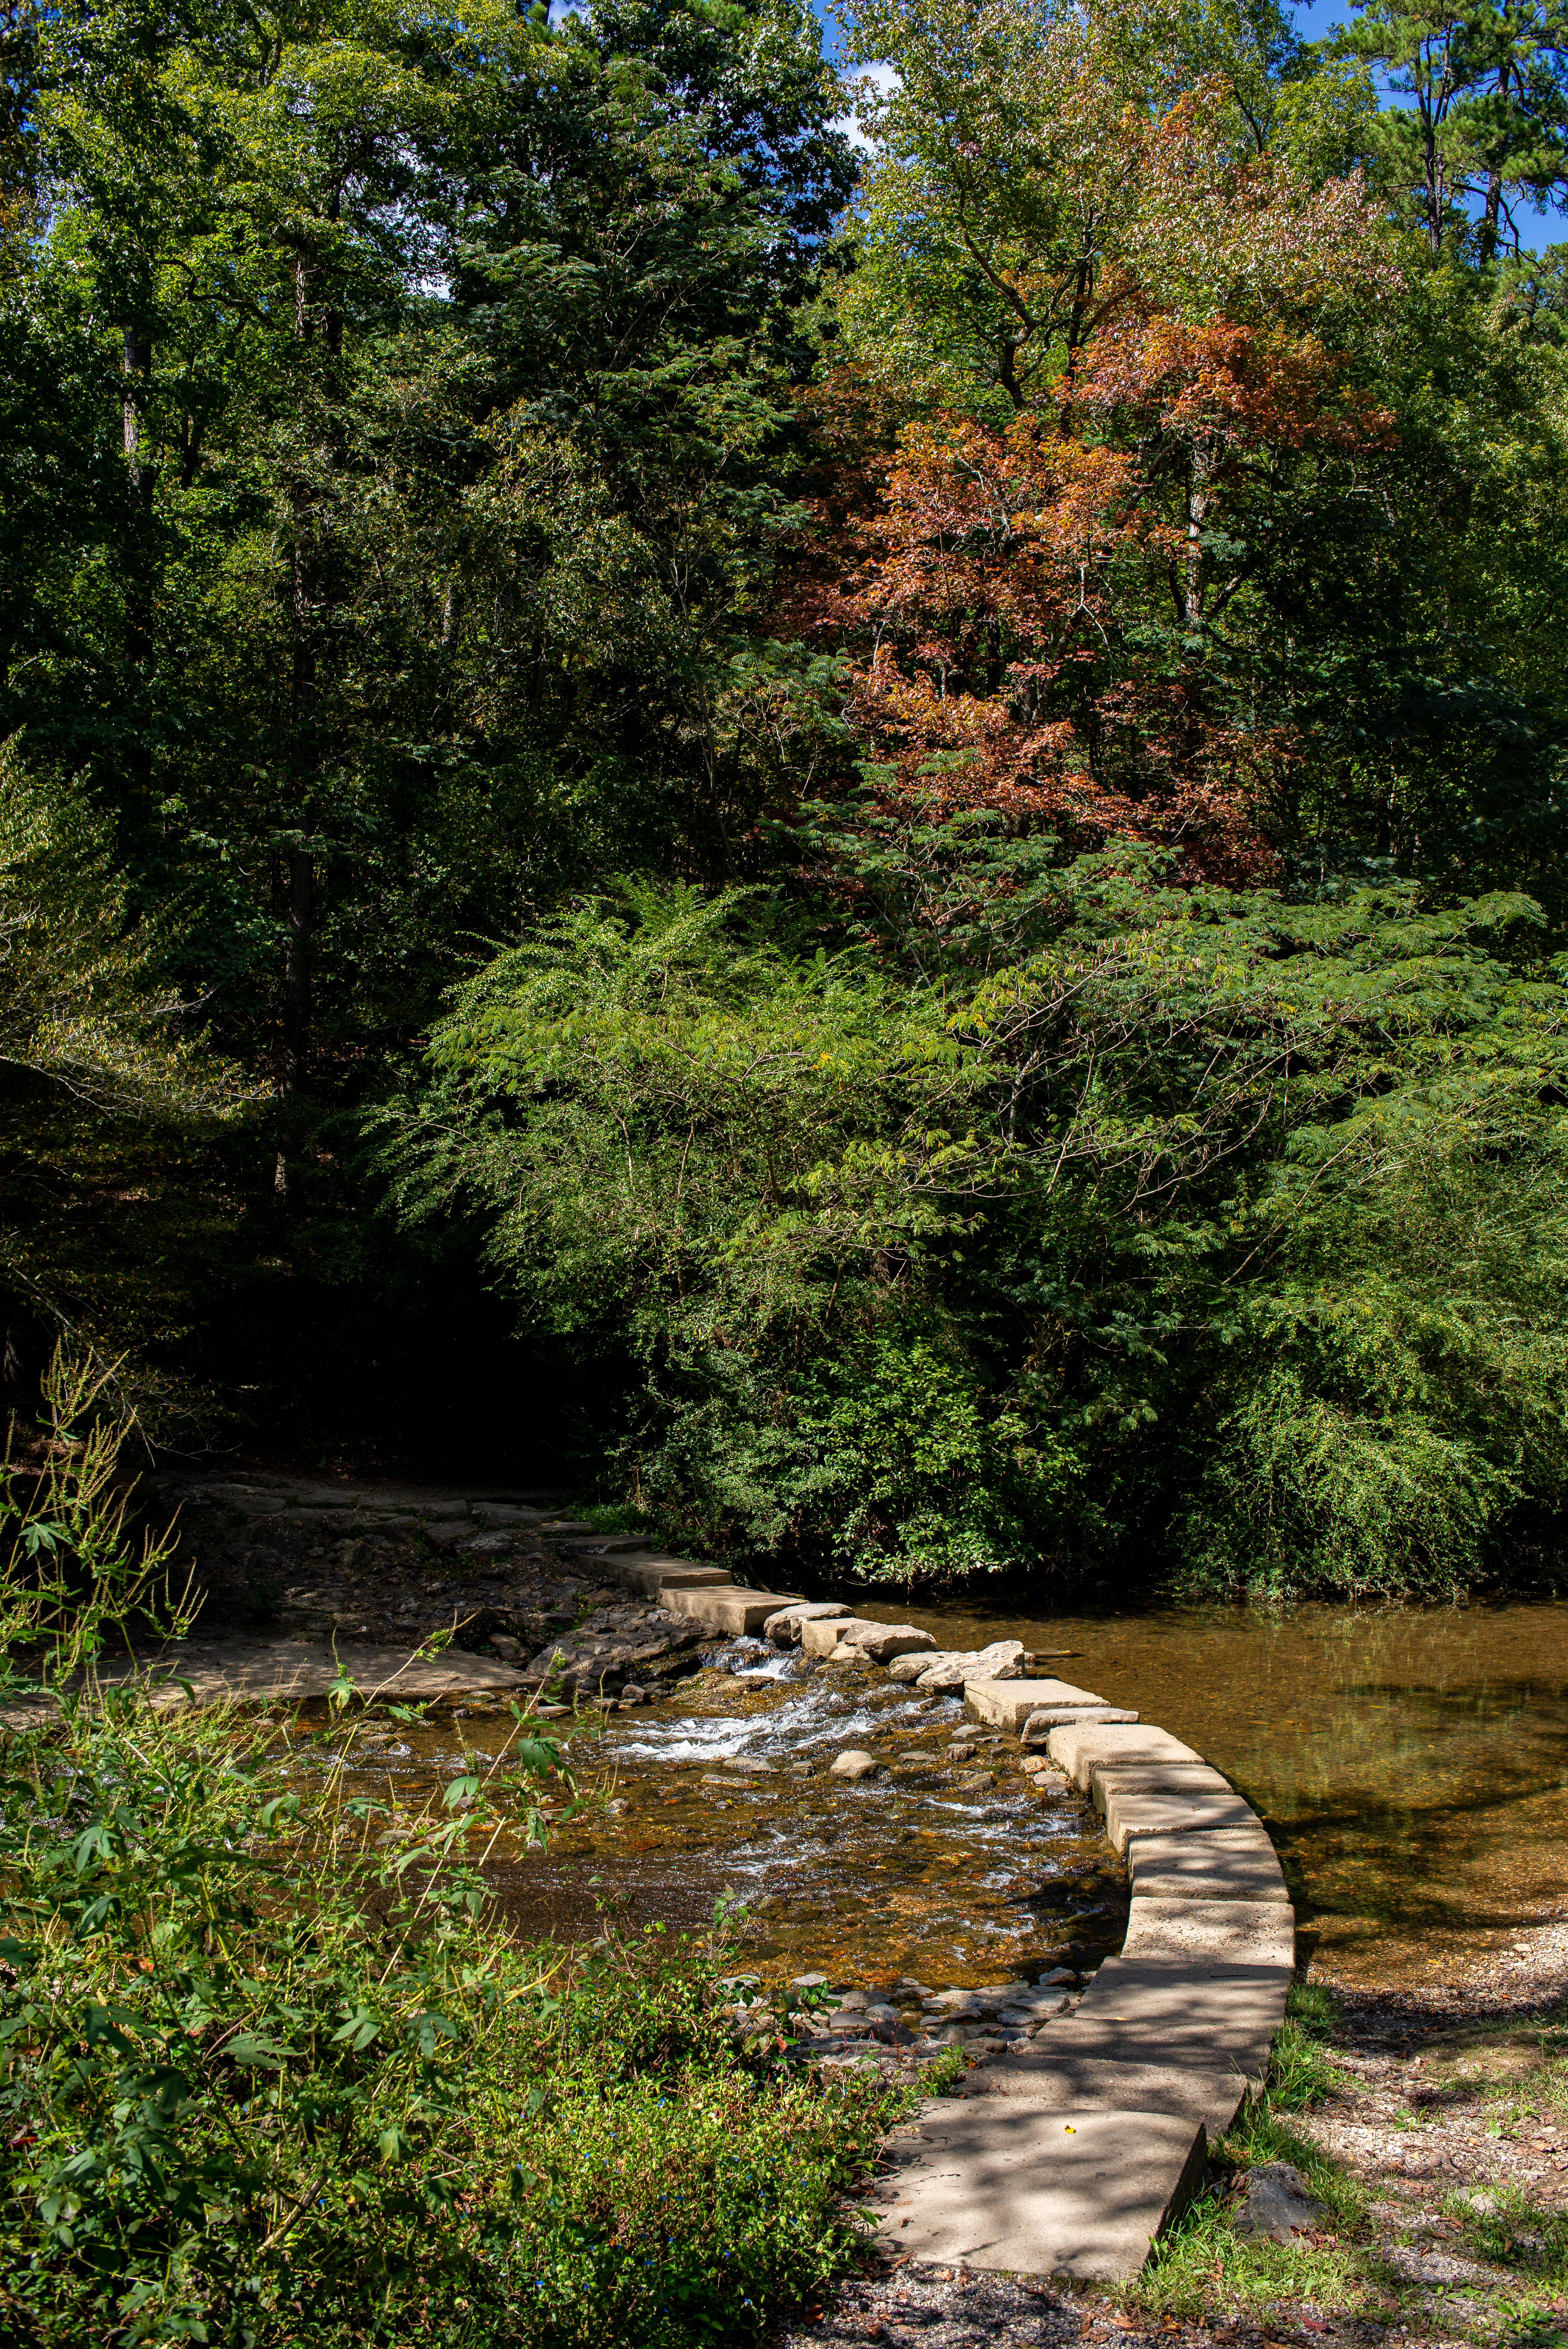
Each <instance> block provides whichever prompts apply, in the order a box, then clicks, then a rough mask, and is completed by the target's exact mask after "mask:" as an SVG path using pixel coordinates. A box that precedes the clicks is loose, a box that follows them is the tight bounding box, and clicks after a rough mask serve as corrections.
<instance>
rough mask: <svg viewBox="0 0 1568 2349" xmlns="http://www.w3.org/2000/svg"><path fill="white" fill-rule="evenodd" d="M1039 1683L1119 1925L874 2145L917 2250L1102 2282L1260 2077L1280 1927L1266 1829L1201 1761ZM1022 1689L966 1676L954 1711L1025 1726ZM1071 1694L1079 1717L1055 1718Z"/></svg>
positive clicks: (1276, 1877) (1291, 1938)
mask: <svg viewBox="0 0 1568 2349" xmlns="http://www.w3.org/2000/svg"><path fill="white" fill-rule="evenodd" d="M1036 1686H1037V1691H1038V1694H1039V1697H1040V1702H1041V1705H1042V1706H1047V1707H1048V1708H1049V1709H1050V1710H1051V1711H1052V1712H1053V1713H1054V1714H1055V1715H1056V1716H1057V1717H1056V1718H1055V1719H1054V1720H1053V1722H1052V1723H1051V1726H1050V1727H1049V1730H1048V1733H1047V1736H1046V1739H1045V1746H1046V1753H1047V1758H1048V1760H1049V1761H1050V1762H1052V1763H1055V1764H1057V1766H1058V1767H1059V1768H1061V1769H1062V1770H1063V1771H1064V1772H1065V1773H1066V1775H1067V1776H1068V1780H1069V1782H1070V1783H1071V1784H1072V1785H1075V1786H1076V1787H1077V1788H1078V1791H1079V1792H1080V1793H1087V1794H1088V1795H1089V1796H1090V1798H1091V1800H1092V1801H1093V1803H1094V1805H1095V1807H1096V1808H1097V1809H1098V1810H1099V1812H1100V1813H1101V1814H1102V1815H1103V1816H1104V1818H1105V1821H1106V1830H1107V1833H1108V1835H1109V1837H1110V1839H1111V1841H1112V1843H1113V1844H1114V1846H1115V1847H1116V1849H1117V1850H1118V1851H1119V1852H1121V1853H1123V1854H1124V1855H1125V1857H1126V1858H1127V1861H1128V1872H1129V1876H1130V1880H1131V1889H1132V1901H1131V1906H1130V1912H1129V1918H1128V1929H1127V1933H1126V1935H1125V1937H1124V1940H1123V1942H1122V1948H1121V1951H1120V1952H1119V1955H1118V1956H1116V1957H1114V1958H1108V1959H1107V1960H1106V1961H1104V1963H1103V1964H1102V1965H1101V1967H1100V1969H1099V1972H1098V1973H1096V1974H1095V1975H1094V1976H1093V1977H1092V1979H1091V1980H1090V1982H1089V1984H1088V1989H1087V1990H1086V1991H1085V1992H1084V1993H1083V1996H1082V1997H1081V1999H1080V2000H1079V2001H1078V2005H1077V2007H1076V2008H1075V2009H1074V2010H1072V2011H1071V2012H1070V2013H1068V2014H1065V2015H1063V2016H1062V2017H1061V2018H1060V2019H1059V2020H1058V2021H1057V2022H1054V2023H1050V2024H1049V2025H1048V2026H1047V2031H1046V2033H1045V2034H1044V2035H1043V2036H1042V2037H1041V2038H1040V2039H1038V2040H1037V2041H1035V2042H1033V2043H1031V2045H1030V2048H1029V2050H1028V2052H1027V2053H1026V2054H1018V2055H1011V2056H1003V2057H999V2058H995V2059H994V2060H992V2061H991V2062H989V2063H986V2064H981V2065H979V2066H978V2067H977V2068H976V2069H975V2071H974V2072H972V2073H971V2074H970V2075H968V2077H967V2079H965V2081H964V2082H963V2083H961V2084H960V2086H959V2089H958V2091H957V2093H956V2094H955V2095H950V2096H945V2097H941V2098H935V2099H933V2100H932V2101H930V2102H929V2103H928V2104H927V2105H926V2106H923V2109H922V2111H921V2113H920V2115H919V2116H918V2118H917V2119H916V2120H915V2121H914V2122H913V2124H912V2125H910V2127H907V2128H905V2129H903V2130H901V2131H899V2132H898V2133H896V2134H895V2136H894V2137H892V2139H891V2140H890V2141H889V2146H888V2153H889V2156H890V2158H891V2160H892V2164H893V2168H894V2171H895V2173H896V2182H895V2184H894V2185H893V2186H892V2190H891V2194H890V2193H886V2192H884V2195H883V2198H882V2199H888V2200H891V2208H890V2209H888V2210H887V2212H886V2215H885V2216H884V2217H883V2219H882V2222H881V2226H880V2229H879V2237H880V2240H882V2243H883V2245H884V2246H885V2248H887V2249H888V2250H889V2251H894V2252H896V2253H897V2254H899V2255H900V2256H903V2257H906V2258H911V2259H916V2260H920V2261H940V2262H944V2263H947V2264H958V2265H965V2266H969V2267H978V2268H995V2269H1001V2270H1005V2271H1009V2272H1012V2273H1026V2274H1039V2275H1068V2276H1071V2277H1074V2278H1077V2279H1079V2280H1086V2281H1087V2280H1098V2281H1115V2280H1118V2279H1125V2278H1127V2277H1129V2276H1132V2275H1135V2274H1137V2273H1138V2271H1140V2269H1141V2268H1142V2267H1143V2266H1144V2264H1145V2262H1146V2261H1148V2259H1149V2257H1150V2252H1151V2251H1152V2250H1153V2247H1154V2245H1155V2243H1156V2242H1157V2241H1158V2240H1159V2238H1160V2236H1161V2234H1162V2233H1163V2232H1164V2231H1165V2230H1166V2229H1167V2228H1168V2227H1169V2226H1170V2225H1171V2222H1172V2220H1175V2219H1176V2218H1177V2217H1178V2216H1179V2215H1180V2213H1181V2210H1182V2209H1184V2208H1185V2207H1186V2204H1187V2203H1188V2202H1189V2201H1190V2200H1191V2198H1192V2196H1193V2195H1194V2194H1195V2193H1196V2192H1197V2191H1198V2189H1199V2187H1200V2186H1201V2184H1202V2179H1203V2177H1204V2174H1205V2172H1206V2169H1207V2164H1208V2146H1209V2138H1210V2136H1211V2135H1214V2136H1220V2135H1222V2134H1223V2133H1224V2131H1225V2130H1226V2129H1227V2128H1229V2127H1230V2126H1231V2125H1232V2123H1233V2121H1234V2119H1235V2117H1236V2115H1237V2113H1238V2112H1239V2111H1240V2109H1241V2107H1242V2106H1243V2103H1244V2102H1245V2100H1246V2098H1247V2096H1248V2095H1249V2094H1252V2093H1253V2092H1255V2091H1256V2090H1257V2089H1259V2088H1260V2087H1261V2085H1262V2078H1263V2074H1264V2069H1265V2068H1266V2065H1267V2063H1268V2057H1269V2050H1270V2048H1271V2046H1272V2044H1273V2041H1274V2033H1275V2032H1276V2031H1277V2030H1278V2028H1279V2025H1280V2023H1282V2022H1283V2020H1284V2009H1285V1999H1286V1995H1287V1993H1288V1992H1289V1989H1290V1984H1291V1982H1292V1980H1293V1978H1294V1975H1295V1916H1294V1912H1293V1911H1292V1909H1291V1906H1290V1901H1289V1897H1288V1895H1287V1893H1286V1890H1285V1884H1284V1873H1283V1871H1282V1869H1281V1868H1280V1864H1279V1859H1278V1857H1277V1855H1276V1854H1275V1852H1274V1847H1273V1844H1272V1843H1271V1842H1270V1840H1269V1837H1268V1833H1267V1830H1266V1829H1265V1828H1264V1824H1263V1822H1262V1820H1261V1819H1260V1818H1259V1817H1258V1816H1257V1814H1256V1812H1255V1811H1254V1810H1253V1808H1252V1806H1250V1805H1249V1804H1248V1803H1246V1802H1245V1801H1243V1798H1242V1797H1241V1796H1240V1795H1237V1794H1236V1792H1235V1790H1234V1789H1233V1787H1232V1786H1231V1785H1230V1784H1229V1782H1228V1781H1227V1780H1226V1779H1224V1778H1223V1777H1222V1775H1221V1774H1220V1773H1219V1772H1218V1771H1215V1770H1212V1769H1210V1768H1209V1766H1208V1765H1207V1764H1205V1763H1204V1762H1203V1760H1202V1756H1201V1755H1200V1754H1197V1753H1195V1752H1194V1751H1193V1749H1192V1748H1191V1746H1189V1745H1183V1744H1181V1741H1180V1740H1179V1739H1177V1738H1174V1737H1171V1735H1170V1734H1169V1733H1167V1732H1166V1731H1165V1730H1162V1729H1159V1728H1156V1727H1155V1726H1153V1725H1152V1724H1151V1723H1140V1722H1138V1721H1137V1719H1136V1716H1134V1718H1133V1719H1132V1720H1131V1721H1128V1720H1127V1719H1125V1718H1123V1719H1122V1720H1119V1721H1115V1720H1110V1719H1108V1718H1106V1717H1105V1716H1106V1714H1107V1713H1109V1711H1111V1710H1112V1708H1109V1707H1108V1706H1106V1704H1105V1702H1104V1700H1103V1699H1101V1698H1099V1697H1097V1696H1095V1695H1094V1694H1093V1693H1092V1692H1089V1691H1088V1690H1083V1689H1068V1688H1065V1687H1064V1685H1063V1683H1061V1682H1046V1683H1037V1684H1036ZM1004 1691H1005V1692H1006V1694H1005V1695H1004V1694H1003V1693H1002V1692H1004ZM1035 1692H1036V1691H1035V1690H1033V1689H1030V1688H1029V1687H1028V1686H1026V1685H1019V1684H1017V1683H1013V1684H1011V1685H1010V1684H1009V1683H1007V1682H990V1683H980V1684H966V1686H965V1710H966V1711H967V1712H969V1713H972V1714H974V1715H975V1716H976V1717H978V1718H980V1719H983V1720H984V1719H991V1720H995V1719H997V1718H998V1716H999V1715H1002V1714H1006V1716H1007V1717H1008V1719H1009V1722H1010V1725H1013V1726H1015V1727H1016V1730H1020V1731H1021V1730H1023V1729H1024V1728H1025V1727H1026V1724H1027V1722H1028V1720H1029V1713H1028V1710H1027V1707H1028V1701H1029V1698H1030V1697H1031V1696H1032V1695H1033V1694H1034V1693H1035ZM1075 1702H1076V1705H1077V1707H1078V1709H1079V1710H1080V1713H1081V1714H1082V1716H1083V1717H1082V1718H1080V1719H1078V1720H1077V1721H1074V1720H1071V1719H1067V1720H1064V1719H1062V1718H1061V1717H1060V1716H1061V1714H1062V1713H1064V1712H1066V1711H1068V1710H1069V1709H1070V1708H1071V1707H1072V1706H1073V1705H1074V1704H1075ZM1096 1716H1098V1717H1096Z"/></svg>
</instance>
